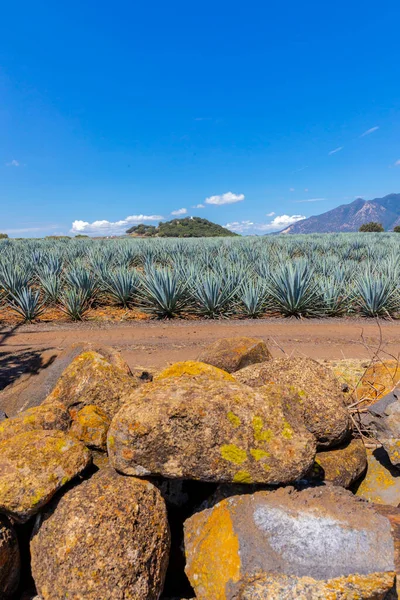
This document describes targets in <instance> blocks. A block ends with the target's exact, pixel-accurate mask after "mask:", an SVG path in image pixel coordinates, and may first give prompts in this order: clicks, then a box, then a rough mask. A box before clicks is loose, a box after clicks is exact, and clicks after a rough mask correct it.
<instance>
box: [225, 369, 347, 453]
mask: <svg viewBox="0 0 400 600" xmlns="http://www.w3.org/2000/svg"><path fill="white" fill-rule="evenodd" d="M235 378H236V379H237V380H238V381H240V382H241V383H245V384H246V385H249V386H251V387H255V388H257V387H261V386H268V385H271V384H278V385H283V386H287V387H289V388H290V389H292V390H295V391H296V392H297V393H298V394H299V395H300V397H301V408H302V412H303V418H304V422H305V424H306V427H307V429H308V430H309V431H310V432H311V433H313V434H314V435H315V437H316V438H317V441H318V445H319V447H324V448H326V447H330V446H334V445H338V444H340V443H341V442H343V441H344V440H345V438H346V437H347V436H348V434H349V432H350V417H349V414H348V411H347V409H346V407H345V403H344V396H343V394H342V392H341V388H340V384H339V383H338V381H337V380H336V378H335V377H334V375H333V373H332V372H331V370H330V369H327V368H326V367H324V366H323V365H321V364H320V363H318V362H317V361H315V360H312V359H311V358H297V357H293V358H275V359H273V360H269V361H267V362H264V363H261V364H258V365H252V366H250V367H246V368H245V369H242V370H240V371H238V372H237V373H235Z"/></svg>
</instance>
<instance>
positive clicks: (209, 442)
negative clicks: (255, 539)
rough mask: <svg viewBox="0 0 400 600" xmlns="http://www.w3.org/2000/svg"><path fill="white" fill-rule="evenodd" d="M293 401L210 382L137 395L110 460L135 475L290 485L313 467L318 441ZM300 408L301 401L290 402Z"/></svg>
mask: <svg viewBox="0 0 400 600" xmlns="http://www.w3.org/2000/svg"><path fill="white" fill-rule="evenodd" d="M286 400H287V395H286V396H285V392H284V391H282V390H281V389H280V388H273V387H272V386H271V387H270V389H268V390H267V391H266V392H265V393H259V392H258V391H257V390H252V389H250V388H248V387H247V386H244V385H242V384H240V383H237V382H235V383H232V382H229V381H213V380H210V379H208V378H205V377H204V378H199V379H192V378H181V379H180V380H179V381H175V380H174V379H166V380H164V381H158V382H156V383H151V384H148V385H145V386H142V387H141V388H139V389H137V390H135V391H134V392H133V393H132V394H131V396H130V398H129V401H127V402H126V404H125V405H124V406H123V407H122V408H121V410H120V411H119V412H118V413H117V415H116V416H115V417H114V419H113V421H112V423H111V426H110V429H109V431H108V441H107V445H108V454H109V457H110V462H111V464H112V465H113V466H114V468H115V469H117V470H118V471H120V472H121V473H126V474H128V475H137V476H142V475H153V476H154V475H162V476H163V477H168V478H178V479H197V480H201V481H216V482H235V483H273V484H277V483H287V482H290V481H294V480H296V479H298V478H299V477H301V476H302V475H303V474H304V473H305V472H306V471H307V470H308V468H309V467H310V466H311V465H312V464H313V460H314V456H315V438H314V437H313V436H312V435H311V434H310V433H309V432H308V431H307V430H306V428H305V427H304V425H303V423H302V422H301V421H299V422H295V421H294V420H293V419H292V418H290V420H289V416H285V414H284V412H283V409H282V403H283V402H284V401H286ZM290 401H291V402H293V403H296V402H297V400H296V399H295V398H293V397H292V398H291V400H290Z"/></svg>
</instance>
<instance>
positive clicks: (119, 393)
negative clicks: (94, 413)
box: [45, 351, 138, 418]
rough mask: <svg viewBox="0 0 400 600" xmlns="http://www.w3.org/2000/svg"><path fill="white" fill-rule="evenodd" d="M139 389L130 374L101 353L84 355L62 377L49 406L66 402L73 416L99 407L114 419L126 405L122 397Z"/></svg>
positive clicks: (77, 358) (47, 401)
mask: <svg viewBox="0 0 400 600" xmlns="http://www.w3.org/2000/svg"><path fill="white" fill-rule="evenodd" d="M137 386H138V383H137V382H136V380H135V379H134V378H133V377H131V376H129V375H127V374H126V373H125V372H124V371H123V370H122V369H121V368H120V367H116V366H115V365H113V364H111V363H110V362H108V360H106V359H105V358H104V357H103V356H102V355H101V354H99V353H97V352H92V351H88V352H83V353H82V354H80V355H79V356H77V357H76V358H75V359H74V360H73V361H72V362H71V364H70V365H69V366H68V367H67V368H66V370H65V371H64V373H63V374H62V375H61V377H60V379H59V381H58V382H57V384H56V386H55V388H54V389H53V391H52V392H51V394H50V395H49V396H48V397H47V398H46V400H45V403H46V404H51V403H52V402H53V401H54V400H57V401H58V402H62V403H63V404H64V406H66V407H67V408H68V409H69V411H70V412H71V414H72V415H74V414H76V412H78V410H80V409H81V408H82V407H83V406H87V405H88V404H95V405H96V406H99V407H100V408H101V409H102V410H104V412H105V413H107V415H108V416H109V417H110V418H112V417H113V416H114V414H115V413H116V412H117V411H118V409H119V408H120V406H121V404H122V402H123V401H122V398H123V396H124V395H125V394H127V393H129V392H130V391H131V390H133V389H134V388H135V387H137Z"/></svg>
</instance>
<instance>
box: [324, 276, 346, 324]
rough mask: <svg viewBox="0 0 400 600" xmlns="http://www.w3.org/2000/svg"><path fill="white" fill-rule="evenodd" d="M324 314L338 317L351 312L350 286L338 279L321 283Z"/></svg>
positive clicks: (325, 280) (331, 278) (329, 279)
mask: <svg viewBox="0 0 400 600" xmlns="http://www.w3.org/2000/svg"><path fill="white" fill-rule="evenodd" d="M319 287H320V290H321V297H322V301H323V305H324V312H325V314H326V315H327V316H330V317H338V316H340V315H343V314H344V313H345V312H346V311H347V310H349V291H348V286H346V284H345V283H344V282H343V281H342V280H341V279H338V278H336V277H329V278H327V279H325V278H321V280H320V281H319Z"/></svg>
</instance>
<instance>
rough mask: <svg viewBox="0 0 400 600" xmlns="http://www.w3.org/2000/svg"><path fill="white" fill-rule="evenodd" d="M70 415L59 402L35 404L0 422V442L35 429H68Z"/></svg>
mask: <svg viewBox="0 0 400 600" xmlns="http://www.w3.org/2000/svg"><path fill="white" fill-rule="evenodd" d="M70 422H71V417H70V416H69V413H68V411H67V409H66V408H65V407H64V405H63V404H61V403H60V402H54V404H52V405H48V406H46V405H45V406H35V407H33V408H28V410H24V411H23V412H21V413H19V414H18V416H16V417H13V418H12V419H5V420H4V421H2V422H1V423H0V442H2V441H3V440H8V439H9V438H12V437H13V436H14V435H18V434H19V433H23V432H26V431H34V430H36V429H58V430H59V431H68V428H69V425H70Z"/></svg>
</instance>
